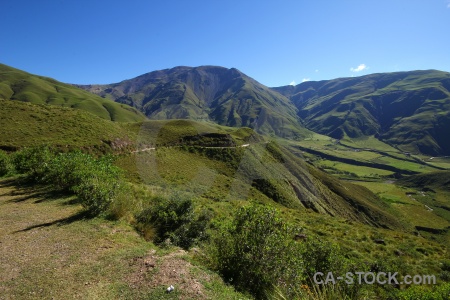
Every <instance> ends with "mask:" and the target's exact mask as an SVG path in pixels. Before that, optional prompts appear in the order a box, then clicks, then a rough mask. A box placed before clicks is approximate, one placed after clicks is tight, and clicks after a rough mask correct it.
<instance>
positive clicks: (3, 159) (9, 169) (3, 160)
mask: <svg viewBox="0 0 450 300" xmlns="http://www.w3.org/2000/svg"><path fill="white" fill-rule="evenodd" d="M12 173H14V165H13V163H12V161H11V158H10V157H9V155H8V154H6V152H4V151H2V150H0V177H3V176H6V175H10V174H12Z"/></svg>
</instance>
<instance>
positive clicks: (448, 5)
mask: <svg viewBox="0 0 450 300" xmlns="http://www.w3.org/2000/svg"><path fill="white" fill-rule="evenodd" d="M447 8H450V0H448V1H447Z"/></svg>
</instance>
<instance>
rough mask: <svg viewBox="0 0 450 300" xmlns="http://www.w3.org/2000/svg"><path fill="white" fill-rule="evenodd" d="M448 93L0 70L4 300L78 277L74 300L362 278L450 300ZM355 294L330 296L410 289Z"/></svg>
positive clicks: (373, 83) (416, 83)
mask: <svg viewBox="0 0 450 300" xmlns="http://www.w3.org/2000/svg"><path fill="white" fill-rule="evenodd" d="M449 80H450V74H448V73H445V72H440V71H433V70H431V71H412V72H398V73H386V74H372V75H366V76H361V77H356V78H339V79H335V80H329V81H321V82H305V83H302V84H299V85H297V86H286V87H278V88H269V87H266V86H264V85H262V84H260V83H258V82H257V81H256V80H254V79H252V78H250V77H248V76H247V75H245V74H243V73H242V72H240V71H239V70H237V69H226V68H222V67H214V66H203V67H197V68H191V67H176V68H173V69H167V70H160V71H154V72H150V73H147V74H144V75H142V76H139V77H136V78H133V79H129V80H125V81H122V82H119V83H114V84H109V85H76V84H63V83H60V82H58V81H56V80H54V79H49V78H46V77H42V76H36V75H32V74H29V73H26V72H23V71H20V70H17V69H14V68H11V67H8V66H5V65H0V128H1V131H0V205H1V207H2V208H3V209H2V213H1V214H2V215H1V218H0V222H2V228H3V233H2V235H1V236H0V239H1V240H0V242H1V244H2V245H3V246H4V245H6V246H5V247H2V250H1V251H3V252H2V253H1V254H2V257H3V260H0V270H3V271H2V273H3V274H8V276H5V277H2V278H1V279H0V292H1V293H2V294H5V295H7V296H6V299H8V298H14V297H25V295H27V296H29V297H30V298H40V297H44V298H48V297H52V296H54V295H56V296H57V298H58V297H61V295H63V294H64V288H63V286H64V285H65V284H68V283H69V282H70V281H73V276H80V277H81V278H83V282H82V283H81V281H80V282H76V281H75V283H74V284H69V287H68V290H67V293H69V294H70V295H72V296H74V297H75V296H76V297H83V298H85V297H91V298H100V299H106V298H110V297H113V298H133V299H149V297H150V298H152V297H158V299H178V298H180V299H205V298H210V299H233V298H234V299H243V298H255V299H279V298H277V296H276V295H277V294H281V295H283V294H284V295H285V296H286V297H287V298H304V299H324V297H322V296H323V294H321V293H323V292H324V291H323V290H320V289H316V288H315V287H314V285H313V284H312V283H311V281H310V280H308V276H312V275H311V273H308V272H310V271H311V270H315V271H320V270H322V269H320V268H326V269H327V270H338V271H340V272H344V271H348V270H354V269H355V268H356V270H366V271H373V270H388V269H389V270H393V271H394V270H395V271H401V272H403V273H404V274H407V273H409V274H411V273H412V274H436V276H437V277H438V282H439V284H438V285H437V286H436V287H431V289H434V291H435V292H436V293H440V292H442V293H445V291H446V289H447V288H448V287H449V286H450V285H449V284H448V280H449V275H448V272H450V267H449V266H450V257H449V253H448V247H449V246H450V233H449V229H450V157H449V154H450V152H449V149H450V148H449V147H448V139H447V136H448V133H449V129H450V127H449V126H448V125H449V123H448V120H449V116H450V112H449V111H450V110H449V109H450V92H449V89H450V87H449V85H448V83H449V82H450V81H449ZM28 216H29V217H28ZM247 230H250V231H247ZM252 230H255V232H256V231H257V232H258V234H256V233H255V234H253V233H252ZM258 230H259V231H258ZM18 235H20V236H21V238H20V239H17V238H16V236H18ZM33 236H40V237H41V238H39V239H38V240H36V241H35V244H36V247H37V248H38V249H40V252H36V253H33V251H31V249H30V248H29V247H30V245H29V244H28V242H27V241H31V240H32V239H33ZM64 236H69V237H71V238H64ZM89 236H90V238H88V237H89ZM296 237H302V239H301V240H298V239H297V238H296ZM303 239H305V240H303ZM243 243H244V244H245V245H246V247H247V248H246V249H250V250H248V252H245V253H246V255H243V254H242V253H241V252H240V251H241V250H242V247H241V245H242V244H243ZM58 245H63V246H61V247H62V248H61V249H60V248H58V247H59V246H58ZM94 245H105V246H104V247H103V246H102V247H100V246H99V247H100V248H99V247H97V248H96V247H94ZM278 245H284V246H283V247H285V248H283V249H280V248H279V246H278ZM252 247H254V248H252ZM8 249H13V251H14V252H20V253H23V257H25V258H26V259H25V258H24V260H21V259H22V258H21V257H22V256H20V257H16V256H15V255H11V253H12V252H13V251H12V250H8ZM55 249H56V250H55ZM58 249H59V250H58ZM286 249H288V250H286ZM311 249H313V250H311ZM314 249H321V250H320V251H316V250H314ZM52 251H53V252H52ZM55 251H56V252H55ZM265 251H268V252H265ZM51 253H53V254H51ZM82 253H87V256H86V257H82V259H81V262H80V263H79V264H76V263H74V257H80V256H82ZM321 253H323V256H320V255H319V254H321ZM316 254H317V255H319V256H316ZM266 256H267V257H271V259H269V260H267V259H265V258H266ZM272 256H273V257H272ZM27 257H28V258H27ZM30 257H32V258H33V259H29V258H30ZM272 258H273V259H272ZM245 259H247V260H245ZM259 259H261V260H259ZM32 261H36V262H37V263H36V264H35V265H34V266H33V267H31V263H32ZM275 262H276V263H275ZM284 262H291V263H292V265H293V266H294V265H295V266H296V268H299V269H295V270H303V271H301V272H300V271H298V272H297V271H295V272H292V273H291V272H290V271H289V270H291V269H289V268H290V267H289V266H288V265H287V263H286V264H285V263H284ZM272 263H273V264H272ZM308 263H311V264H312V265H310V267H309V268H310V269H308V268H303V266H304V265H306V264H308ZM21 264H23V266H22V265H21ZM48 264H52V265H55V267H54V269H53V270H48V267H46V265H48ZM171 264H175V265H177V266H180V268H181V270H182V271H180V272H181V273H182V274H181V273H176V272H175V273H174V274H172V273H171V272H172V271H171V270H170V268H171ZM240 264H242V266H247V267H246V268H243V267H242V268H241V269H245V270H248V273H245V276H247V277H251V278H254V279H255V281H254V282H253V281H249V282H250V283H251V284H250V283H249V285H246V284H243V282H246V281H245V280H243V278H246V277H245V276H244V273H240V271H237V270H235V269H233V268H232V267H231V266H233V265H236V266H240ZM11 266H13V267H11ZM149 266H150V267H149ZM300 266H302V267H300ZM27 268H30V269H29V270H27ZM66 268H69V269H70V270H71V271H66ZM265 268H266V269H265ZM292 268H293V267H292ZM7 270H9V271H7ZM11 270H12V271H11ZM14 270H15V271H14ZM259 270H272V273H271V274H278V275H276V276H275V275H273V276H274V277H270V278H266V277H264V276H265V275H263V274H266V273H268V272H267V271H261V272H260V273H258V272H259ZM14 272H16V273H14ZM43 272H47V274H48V275H46V276H44V277H43V278H41V279H39V280H38V278H37V277H38V276H37V274H40V273H43ZM311 272H312V271H311ZM269 273H270V272H269ZM77 274H78V275H77ZM164 274H166V275H164ZM167 274H172V275H170V276H169V275H167ZM180 274H181V275H180ZM164 276H166V277H164ZM239 276H244V277H239ZM277 276H278V277H277ZM160 277H161V278H162V279H158V278H160ZM55 278H58V280H60V282H59V283H58V282H54V279H55ZM236 278H241V279H240V280H237V279H236ZM233 280H234V281H233ZM258 280H259V281H258ZM172 282H173V283H172ZM261 282H263V283H261ZM287 282H288V283H287ZM269 283H270V284H269ZM299 283H302V284H303V285H306V286H308V289H311V290H312V292H311V294H308V292H307V291H306V290H305V289H296V288H298V285H299ZM170 284H173V285H175V293H166V292H165V288H167V286H169V285H170ZM252 284H253V285H252ZM283 284H286V285H283ZM83 285H84V286H85V287H86V289H85V291H84V292H82V293H81V292H80V291H81V289H82V286H83ZM272 285H273V286H272ZM303 285H302V286H303ZM31 286H36V289H33V288H31ZM261 286H264V288H267V290H265V293H267V295H269V296H267V295H266V294H264V295H263V294H260V292H259V290H258V287H261ZM194 287H195V288H194ZM354 288H355V291H349V290H347V287H344V286H340V287H339V289H336V290H333V291H327V290H325V292H329V293H335V294H333V295H334V297H335V298H336V299H337V298H341V297H344V296H346V297H350V299H358V298H359V297H360V296H362V295H370V296H371V297H375V298H379V299H384V298H388V297H391V298H396V297H403V296H404V295H407V293H408V292H409V291H411V290H412V289H409V288H408V286H405V285H402V286H400V287H394V286H390V285H389V286H379V285H377V286H368V285H363V286H359V287H354ZM314 289H315V290H314ZM431 289H429V287H423V288H422V289H420V290H419V292H422V291H423V292H427V291H430V290H431ZM440 289H442V290H440ZM419 292H418V293H419ZM54 293H55V294H54ZM291 293H293V294H291ZM308 297H309V298H308ZM405 297H406V296H405ZM0 299H2V298H1V296H0ZM405 299H406V298H405ZM408 299H409V298H408Z"/></svg>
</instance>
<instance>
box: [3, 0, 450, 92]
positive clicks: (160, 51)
mask: <svg viewBox="0 0 450 300" xmlns="http://www.w3.org/2000/svg"><path fill="white" fill-rule="evenodd" d="M0 15H1V17H0V28H1V29H2V30H1V32H2V33H1V38H0V63H3V64H6V65H9V66H12V67H15V68H18V69H21V70H24V71H27V72H30V73H33V74H38V75H43V76H48V77H52V78H54V79H57V80H59V81H62V82H67V83H77V84H102V83H103V84H106V83H115V82H119V81H122V80H125V79H130V78H133V77H136V76H138V75H141V74H144V73H147V72H151V71H155V70H161V69H167V68H172V67H176V66H192V67H195V66H201V65H217V66H223V67H227V68H232V67H233V68H237V69H239V70H240V71H242V72H243V73H245V74H247V75H248V76H250V77H253V78H254V79H256V80H257V81H259V82H261V83H263V84H265V85H267V86H270V87H275V86H282V85H288V84H299V83H301V82H303V81H307V80H325V79H333V78H337V77H350V76H361V75H366V74H370V73H380V72H394V71H410V70H419V69H437V70H442V71H450V0H341V1H328V0H308V1H306V0H296V1H294V0H292V1H287V0H286V1H285V0H281V1H275V0H273V1H269V0H257V1H256V0H240V1H235V0H226V1H225V0H198V1H197V0H165V1H159V0H153V1H151V0H147V1H143V0H142V1H139V0H127V1H119V0H108V1H106V0H89V1H86V0H76V1H75V0H39V1H36V0H28V1H25V0H0Z"/></svg>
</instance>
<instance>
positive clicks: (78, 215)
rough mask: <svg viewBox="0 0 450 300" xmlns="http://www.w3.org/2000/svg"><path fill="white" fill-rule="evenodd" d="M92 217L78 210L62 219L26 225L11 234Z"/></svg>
mask: <svg viewBox="0 0 450 300" xmlns="http://www.w3.org/2000/svg"><path fill="white" fill-rule="evenodd" d="M93 217H94V216H93V215H92V214H91V213H90V212H88V211H80V212H78V213H76V214H74V215H72V216H70V217H67V218H62V219H58V220H55V221H51V222H46V223H42V224H36V225H32V226H28V227H26V228H24V229H21V230H17V231H14V232H13V234H15V233H20V232H27V231H30V230H33V229H36V228H42V227H49V226H53V225H57V226H61V225H67V224H71V223H73V222H77V221H82V220H89V219H92V218H93Z"/></svg>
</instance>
